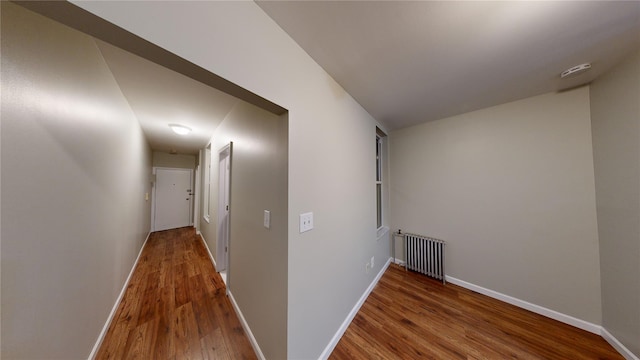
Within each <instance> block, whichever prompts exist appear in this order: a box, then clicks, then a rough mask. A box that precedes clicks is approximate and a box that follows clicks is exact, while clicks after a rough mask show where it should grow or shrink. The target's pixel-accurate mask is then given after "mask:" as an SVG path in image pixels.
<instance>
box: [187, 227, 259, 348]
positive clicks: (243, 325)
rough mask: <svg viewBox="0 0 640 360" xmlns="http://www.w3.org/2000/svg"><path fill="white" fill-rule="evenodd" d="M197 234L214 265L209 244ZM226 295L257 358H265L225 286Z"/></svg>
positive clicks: (214, 261)
mask: <svg viewBox="0 0 640 360" xmlns="http://www.w3.org/2000/svg"><path fill="white" fill-rule="evenodd" d="M199 235H200V238H201V239H202V242H203V243H204V247H205V248H206V249H207V253H209V258H210V259H211V262H212V263H213V266H214V267H215V266H216V260H215V259H214V258H213V254H211V250H210V249H209V245H207V242H206V241H205V239H204V236H202V234H199ZM227 296H228V297H229V300H230V301H231V305H233V309H234V310H235V311H236V314H237V315H238V319H239V320H240V324H242V328H243V329H244V332H245V333H246V334H247V337H248V338H249V342H250V343H251V346H252V347H253V351H254V352H255V353H256V356H257V357H258V359H260V360H265V357H264V354H263V353H262V349H260V346H259V345H258V341H257V340H256V338H255V336H253V333H252V332H251V328H250V327H249V324H248V323H247V320H245V318H244V315H242V311H240V307H239V306H238V303H236V299H235V298H234V297H233V294H232V293H231V290H229V288H228V287H227Z"/></svg>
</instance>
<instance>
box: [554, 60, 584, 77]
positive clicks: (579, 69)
mask: <svg viewBox="0 0 640 360" xmlns="http://www.w3.org/2000/svg"><path fill="white" fill-rule="evenodd" d="M589 69H591V64H590V63H584V64H580V65H576V66H574V67H571V68H568V69H567V70H565V71H563V72H562V73H561V74H560V78H561V79H564V78H566V77H567V76H575V75H579V74H582V73H583V72H585V71H587V70H589Z"/></svg>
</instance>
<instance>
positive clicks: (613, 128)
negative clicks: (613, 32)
mask: <svg viewBox="0 0 640 360" xmlns="http://www.w3.org/2000/svg"><path fill="white" fill-rule="evenodd" d="M591 121H592V127H593V157H594V162H595V174H596V197H597V205H598V206H597V209H598V232H599V238H600V259H601V276H602V316H603V320H602V322H603V326H604V328H605V329H607V331H609V332H610V333H611V334H612V335H613V336H615V337H616V338H617V339H618V340H619V341H620V342H622V343H623V344H624V345H625V346H626V347H627V348H628V349H629V350H631V351H632V352H633V353H635V355H636V356H638V357H640V52H635V54H633V55H632V56H630V57H629V58H628V59H627V60H626V61H625V62H624V63H623V64H621V65H619V66H618V67H616V68H614V69H613V70H612V71H610V72H609V73H608V74H606V75H605V76H602V77H601V78H599V79H597V80H596V81H595V82H594V83H593V84H592V86H591Z"/></svg>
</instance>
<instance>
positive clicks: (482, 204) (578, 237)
mask: <svg viewBox="0 0 640 360" xmlns="http://www.w3.org/2000/svg"><path fill="white" fill-rule="evenodd" d="M390 138H391V139H390V140H391V145H390V146H391V154H390V156H391V214H392V218H391V224H392V228H393V229H397V228H401V229H402V230H403V231H407V232H415V233H418V234H424V235H428V236H433V237H436V238H441V239H444V240H445V241H447V252H446V269H447V275H449V276H453V277H454V278H457V279H460V280H463V281H466V282H470V283H472V284H475V285H478V286H482V287H484V288H488V289H490V290H494V291H497V292H500V293H503V294H506V295H510V296H512V297H515V298H518V299H521V300H525V301H528V302H530V303H533V304H536V305H538V306H542V307H545V308H548V309H551V310H555V311H558V312H560V313H563V314H566V315H570V316H573V317H576V318H578V319H582V320H585V321H588V322H591V323H594V324H600V322H601V309H600V269H599V257H598V234H597V223H596V211H595V191H594V173H593V157H592V150H591V124H590V115H589V88H588V87H582V88H579V89H575V90H572V91H567V92H563V93H557V94H556V93H551V94H546V95H541V96H536V97H532V98H528V99H524V100H520V101H516V102H511V103H507V104H503V105H499V106H495V107H491V108H487V109H484V110H479V111H474V112H470V113H467V114H463V115H459V116H454V117H451V118H447V119H442V120H438V121H434V122H429V123H425V124H421V125H417V126H413V127H409V128H405V129H402V130H398V131H394V132H392V133H391V134H390Z"/></svg>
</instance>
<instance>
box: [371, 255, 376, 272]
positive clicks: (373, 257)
mask: <svg viewBox="0 0 640 360" xmlns="http://www.w3.org/2000/svg"><path fill="white" fill-rule="evenodd" d="M374 260H375V256H372V257H371V268H372V269H373V264H375V262H374Z"/></svg>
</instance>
